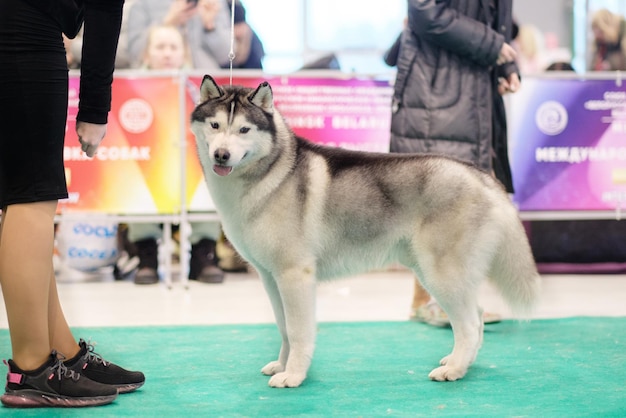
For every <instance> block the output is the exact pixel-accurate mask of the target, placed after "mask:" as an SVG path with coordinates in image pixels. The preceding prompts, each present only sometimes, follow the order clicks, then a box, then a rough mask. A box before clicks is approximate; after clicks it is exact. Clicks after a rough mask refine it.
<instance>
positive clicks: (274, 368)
mask: <svg viewBox="0 0 626 418" xmlns="http://www.w3.org/2000/svg"><path fill="white" fill-rule="evenodd" d="M283 371H285V366H283V365H282V364H281V363H280V362H279V361H271V362H269V363H267V364H266V365H265V367H263V368H262V369H261V373H263V374H264V375H266V376H274V375H275V374H276V373H280V372H283Z"/></svg>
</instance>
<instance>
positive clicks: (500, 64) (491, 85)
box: [385, 0, 520, 326]
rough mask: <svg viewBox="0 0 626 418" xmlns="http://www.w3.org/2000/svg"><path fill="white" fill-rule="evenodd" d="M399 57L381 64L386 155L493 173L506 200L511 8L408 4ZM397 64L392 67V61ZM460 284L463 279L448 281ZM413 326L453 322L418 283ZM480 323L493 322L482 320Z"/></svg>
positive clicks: (411, 0)
mask: <svg viewBox="0 0 626 418" xmlns="http://www.w3.org/2000/svg"><path fill="white" fill-rule="evenodd" d="M408 4H409V11H408V20H407V23H406V25H405V29H404V31H403V33H402V35H401V39H400V42H399V45H397V47H398V49H397V51H396V52H394V51H393V47H392V48H391V50H390V51H388V53H387V54H386V56H385V62H387V64H390V63H392V64H393V62H394V61H395V64H396V66H397V68H398V70H397V74H396V81H395V86H394V95H393V101H392V116H391V143H390V151H391V152H419V153H434V154H440V155H446V156H450V157H454V158H457V159H460V160H464V161H468V162H470V163H473V164H475V165H476V166H477V167H479V168H482V169H483V170H485V171H488V172H492V173H494V175H495V176H496V177H497V178H498V179H499V180H500V181H501V182H502V183H503V185H504V187H505V188H506V190H507V191H508V192H509V193H512V192H513V182H512V177H511V171H510V167H509V161H508V150H507V129H506V117H505V109H504V102H503V100H502V97H501V96H502V95H503V94H506V93H509V92H515V91H517V90H518V89H519V87H520V78H519V70H518V68H517V66H516V64H515V57H516V52H515V50H514V49H513V47H512V46H511V41H512V32H513V19H512V15H511V13H512V7H513V6H512V0H493V1H489V2H488V1H481V0H460V1H458V2H455V3H454V4H449V3H447V2H440V1H436V0H408ZM394 56H395V60H394ZM450 279H451V280H463V279H464V278H462V277H458V278H450ZM411 319H412V320H415V321H419V322H425V323H428V324H431V325H435V326H449V324H450V322H449V319H448V317H447V315H446V313H445V312H444V311H443V309H442V308H441V307H440V306H439V304H438V303H437V301H436V300H434V299H433V298H432V297H431V296H430V294H429V293H428V291H427V290H426V289H424V288H423V287H422V286H421V284H420V282H419V280H418V279H417V278H416V280H415V288H414V294H413V302H412V314H411ZM483 320H484V322H485V323H490V322H498V321H499V320H500V316H499V315H497V314H491V313H484V314H483Z"/></svg>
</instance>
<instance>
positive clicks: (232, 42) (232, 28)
mask: <svg viewBox="0 0 626 418" xmlns="http://www.w3.org/2000/svg"><path fill="white" fill-rule="evenodd" d="M235 1H236V0H231V2H230V6H231V9H230V52H229V53H228V60H229V61H230V86H231V87H232V86H233V61H234V60H235ZM234 117H235V102H234V101H232V102H230V118H229V119H230V120H229V121H228V129H229V130H230V127H231V126H232V124H233V118H234Z"/></svg>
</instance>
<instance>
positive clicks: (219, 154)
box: [213, 148, 230, 164]
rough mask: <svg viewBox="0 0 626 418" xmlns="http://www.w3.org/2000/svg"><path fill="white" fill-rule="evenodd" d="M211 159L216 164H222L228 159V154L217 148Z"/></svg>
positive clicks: (226, 151) (225, 150)
mask: <svg viewBox="0 0 626 418" xmlns="http://www.w3.org/2000/svg"><path fill="white" fill-rule="evenodd" d="M213 157H214V158H215V161H216V162H218V163H222V164H223V163H225V162H227V161H228V160H229V159H230V152H228V150H227V149H224V148H218V149H216V150H215V152H214V153H213Z"/></svg>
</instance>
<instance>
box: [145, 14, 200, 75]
mask: <svg viewBox="0 0 626 418" xmlns="http://www.w3.org/2000/svg"><path fill="white" fill-rule="evenodd" d="M149 30H150V32H149V33H148V43H147V45H146V50H145V53H144V57H143V68H146V69H149V70H179V69H183V68H191V58H190V54H189V47H188V45H187V42H186V41H185V37H184V36H183V34H182V33H181V32H180V30H178V28H176V27H175V26H169V25H161V26H153V27H151V28H150V29H149Z"/></svg>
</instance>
